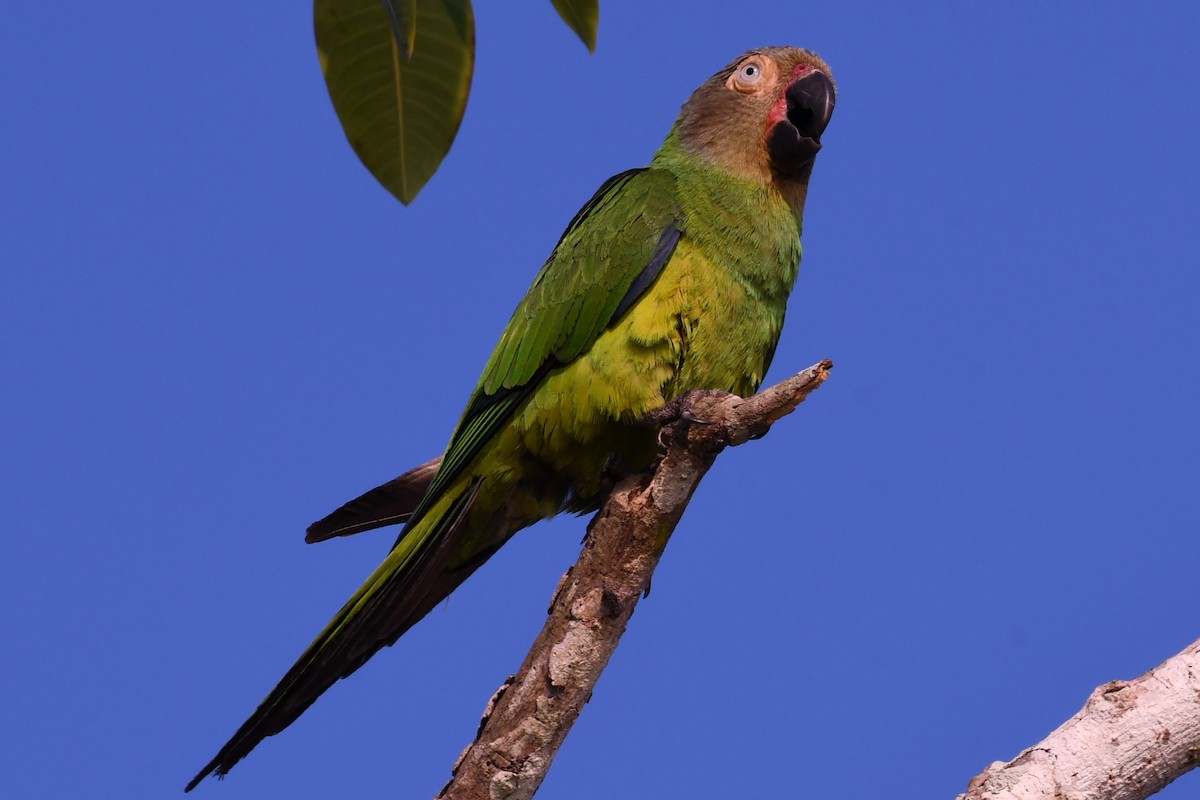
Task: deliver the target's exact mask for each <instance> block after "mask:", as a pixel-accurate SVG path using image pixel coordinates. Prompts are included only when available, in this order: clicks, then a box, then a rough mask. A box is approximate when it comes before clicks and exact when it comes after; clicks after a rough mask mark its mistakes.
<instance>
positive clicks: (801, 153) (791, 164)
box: [677, 47, 837, 184]
mask: <svg viewBox="0 0 1200 800" xmlns="http://www.w3.org/2000/svg"><path fill="white" fill-rule="evenodd" d="M836 97H837V89H836V88H835V86H834V83H833V77H832V73H831V72H830V70H829V66H828V65H827V64H826V63H825V62H824V61H822V60H821V59H820V58H819V57H818V56H817V55H816V54H815V53H811V52H809V51H808V50H800V49H798V48H795V47H764V48H761V49H758V50H751V51H750V52H748V53H746V54H744V55H743V56H741V57H740V58H738V59H737V60H736V61H734V62H733V63H732V64H730V65H729V66H727V67H725V69H723V70H721V71H720V72H718V73H717V74H716V75H713V76H712V77H711V78H709V79H708V80H707V81H705V82H704V83H703V84H702V85H701V86H700V88H699V89H697V90H696V91H695V92H693V93H692V96H691V97H690V98H688V101H687V102H686V103H684V105H683V110H682V111H681V112H680V115H679V121H678V123H677V134H678V136H679V141H680V144H681V145H682V146H683V148H684V149H685V150H686V151H688V152H689V153H691V154H692V155H694V156H697V157H699V158H701V159H703V160H705V161H707V162H709V163H710V164H712V165H714V166H716V167H718V168H721V169H724V170H727V171H729V172H733V173H735V174H738V175H740V176H742V177H746V178H750V179H754V180H759V181H763V182H771V183H776V184H780V183H783V184H789V183H790V184H807V182H808V176H809V173H810V171H811V170H812V163H813V158H814V157H815V156H816V154H817V151H818V150H820V149H821V134H822V133H824V132H825V126H827V125H828V124H829V119H830V117H831V116H832V115H833V106H834V101H835V100H836Z"/></svg>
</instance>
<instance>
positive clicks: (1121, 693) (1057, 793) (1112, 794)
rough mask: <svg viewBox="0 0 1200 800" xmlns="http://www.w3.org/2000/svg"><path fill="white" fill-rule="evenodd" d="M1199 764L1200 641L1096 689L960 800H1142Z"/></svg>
mask: <svg viewBox="0 0 1200 800" xmlns="http://www.w3.org/2000/svg"><path fill="white" fill-rule="evenodd" d="M1198 763H1200V641H1196V642H1193V643H1192V644H1191V645H1190V646H1188V647H1187V649H1185V650H1184V651H1183V652H1181V653H1179V654H1178V655H1175V656H1172V657H1171V658H1169V659H1167V660H1166V661H1164V662H1163V663H1162V664H1159V665H1158V666H1157V667H1155V668H1154V669H1152V670H1150V671H1149V672H1147V673H1146V674H1145V675H1142V676H1141V677H1139V678H1136V679H1134V680H1132V681H1129V682H1125V681H1112V682H1111V683H1106V684H1104V685H1103V686H1101V687H1099V688H1098V689H1096V690H1095V691H1094V692H1092V696H1091V697H1089V698H1088V700H1087V702H1086V703H1085V704H1084V706H1083V708H1082V709H1081V710H1080V711H1079V713H1077V714H1076V715H1075V716H1073V717H1071V718H1070V719H1069V720H1067V721H1066V722H1065V723H1063V724H1062V725H1061V726H1060V727H1059V728H1058V730H1056V731H1054V732H1053V733H1051V734H1050V735H1049V736H1047V737H1046V738H1045V739H1044V740H1043V741H1041V742H1039V743H1038V744H1036V745H1034V746H1033V747H1031V748H1029V749H1028V750H1026V751H1024V752H1023V753H1021V754H1020V755H1019V756H1017V757H1016V758H1014V759H1013V760H1012V761H1010V762H1008V763H1007V764H1005V763H1003V762H1000V761H997V762H996V763H994V764H992V765H991V766H990V767H988V768H987V769H986V770H984V772H983V773H982V774H981V775H979V776H977V777H976V778H975V779H974V780H972V781H971V785H970V786H969V787H968V788H967V793H966V794H962V795H959V800H1062V799H1063V798H1080V800H1083V798H1104V800H1142V798H1146V797H1149V796H1150V795H1152V794H1154V793H1155V792H1157V791H1159V790H1160V789H1162V788H1163V787H1164V786H1166V785H1167V784H1168V783H1170V782H1171V781H1173V780H1175V779H1176V778H1178V777H1179V776H1180V775H1182V774H1184V773H1185V772H1187V771H1189V770H1191V769H1192V768H1194V767H1195V766H1197V764H1198Z"/></svg>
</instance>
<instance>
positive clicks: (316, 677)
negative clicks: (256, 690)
mask: <svg viewBox="0 0 1200 800" xmlns="http://www.w3.org/2000/svg"><path fill="white" fill-rule="evenodd" d="M478 494H479V480H478V479H476V480H475V481H474V482H473V483H472V484H471V485H470V486H468V487H467V488H466V489H464V490H463V492H462V493H461V494H460V495H459V496H458V497H457V498H456V499H455V500H454V501H453V502H452V503H451V504H450V505H449V506H448V507H447V508H446V512H445V513H444V514H441V515H440V516H439V517H438V518H437V521H436V522H433V518H432V517H433V515H432V514H431V515H430V516H428V517H425V518H423V519H422V521H421V523H418V524H419V525H420V524H423V523H425V522H427V521H428V522H432V523H433V527H432V528H431V529H429V530H427V531H419V530H414V531H412V533H413V534H415V535H413V536H407V537H406V538H405V540H404V542H403V544H401V545H399V546H397V547H396V548H394V549H393V550H392V552H391V553H389V554H388V558H387V559H385V560H384V562H383V564H381V565H380V566H379V568H378V569H376V570H375V572H374V573H373V574H372V575H371V577H370V578H368V579H367V582H366V583H364V584H363V585H362V587H361V588H360V589H359V590H358V591H357V592H355V594H354V596H353V597H351V598H350V600H349V602H347V603H346V605H345V606H343V607H342V609H341V611H339V612H338V613H337V616H335V617H334V618H333V619H332V620H331V621H330V622H329V624H328V625H327V626H325V630H323V631H322V632H321V634H320V635H319V636H318V637H317V638H316V640H315V641H314V642H313V643H312V644H311V645H309V647H308V649H307V650H305V651H304V654H303V655H301V656H300V659H299V660H298V661H297V662H296V663H295V664H294V665H293V666H292V668H291V669H290V670H288V672H287V674H286V675H284V676H283V679H282V680H281V681H280V682H279V685H277V686H276V687H275V688H274V689H272V690H271V693H270V694H269V695H267V698H266V699H265V700H263V702H262V704H261V705H259V707H258V708H257V709H256V710H255V712H254V713H253V714H252V715H251V716H250V718H249V719H248V720H246V722H245V723H244V724H243V725H242V727H240V728H238V730H237V733H235V734H234V735H233V738H232V739H230V740H229V741H228V742H227V743H226V744H225V746H224V747H222V748H221V751H220V752H219V753H217V755H216V757H215V758H214V759H213V760H212V761H210V762H208V764H207V765H205V767H204V769H202V770H200V772H199V773H197V774H196V777H194V778H192V780H191V781H190V782H189V783H188V785H187V787H186V788H185V789H184V791H185V792H190V791H191V790H192V789H194V788H195V787H196V784H198V783H200V781H202V780H203V779H204V778H205V777H206V776H207V775H210V774H212V773H216V775H217V776H218V777H222V776H224V775H225V773H227V772H229V770H230V769H231V768H232V767H233V765H234V764H236V763H237V762H238V761H241V760H242V759H243V758H245V756H246V755H247V754H248V753H249V752H250V751H251V750H253V749H254V748H255V746H257V745H258V743H259V742H261V741H262V740H263V739H265V738H266V737H268V736H273V735H274V734H276V733H279V732H280V731H282V730H283V729H284V728H286V727H287V726H288V725H291V724H292V723H293V722H294V721H295V720H296V718H297V717H299V716H300V715H301V714H302V713H304V710H305V709H307V708H308V707H309V706H310V705H312V704H313V702H315V701H316V699H317V698H318V697H320V696H321V694H323V693H324V692H325V690H326V689H328V688H329V687H330V686H332V685H333V684H334V683H336V682H337V681H338V680H339V679H341V678H345V677H346V676H348V675H350V674H351V673H352V672H354V671H355V670H356V669H358V668H359V667H361V666H362V665H363V664H364V663H365V662H366V661H367V659H369V658H370V657H371V656H373V655H374V654H375V653H376V652H378V651H379V650H380V648H383V647H386V646H387V645H390V644H392V643H393V642H395V641H396V640H397V639H398V638H400V635H401V634H402V633H404V632H405V631H406V630H408V629H409V628H411V627H412V626H413V625H414V624H416V623H417V621H418V620H420V619H421V617H423V616H425V614H427V613H428V612H429V611H430V610H431V609H432V608H433V607H434V606H436V605H437V604H438V603H439V602H441V600H442V599H443V598H445V597H446V595H448V594H450V592H452V591H453V590H454V589H455V588H457V587H458V585H459V584H460V583H462V582H463V581H464V580H466V578H467V576H468V575H470V574H471V573H472V572H473V571H474V570H475V568H476V567H477V566H479V563H482V561H480V562H478V563H475V562H472V563H470V564H469V565H466V566H463V567H457V568H455V569H453V570H449V571H447V569H446V562H447V560H448V559H449V557H450V556H451V555H452V553H453V552H454V548H455V545H456V544H457V543H458V539H459V536H458V534H459V532H460V531H461V530H462V526H463V523H464V521H465V520H466V517H467V513H468V512H469V511H470V509H471V506H472V504H473V503H474V502H475V498H476V496H477V495H478Z"/></svg>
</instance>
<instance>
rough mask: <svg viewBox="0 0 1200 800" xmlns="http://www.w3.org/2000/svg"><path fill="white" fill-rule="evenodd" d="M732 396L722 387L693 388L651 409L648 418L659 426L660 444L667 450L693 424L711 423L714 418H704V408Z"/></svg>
mask: <svg viewBox="0 0 1200 800" xmlns="http://www.w3.org/2000/svg"><path fill="white" fill-rule="evenodd" d="M731 396H732V395H731V394H730V393H729V392H724V391H721V390H720V389H692V390H691V391H688V392H685V393H684V394H681V395H680V396H679V397H676V398H675V399H674V400H670V401H668V402H667V403H666V405H664V406H663V407H662V408H658V409H655V410H654V411H651V412H650V413H649V414H647V415H646V420H647V421H648V422H651V423H654V424H656V425H658V426H659V427H658V444H659V447H660V448H662V449H664V450H665V449H666V448H667V446H668V445H669V444H670V443H671V442H672V441H677V440H678V439H679V437H686V436H687V430H688V428H689V427H691V426H692V425H711V424H712V420H710V419H705V418H704V412H703V410H702V409H703V408H704V407H706V406H708V407H711V404H712V402H713V401H715V400H721V399H724V398H726V397H731Z"/></svg>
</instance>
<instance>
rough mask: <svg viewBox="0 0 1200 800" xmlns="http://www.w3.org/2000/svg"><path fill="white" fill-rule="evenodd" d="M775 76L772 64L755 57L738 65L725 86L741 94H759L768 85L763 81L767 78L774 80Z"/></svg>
mask: <svg viewBox="0 0 1200 800" xmlns="http://www.w3.org/2000/svg"><path fill="white" fill-rule="evenodd" d="M774 75H775V73H774V71H773V70H772V69H771V62H769V61H764V60H763V59H762V58H761V57H758V56H754V57H753V58H747V59H746V60H745V61H743V62H742V63H740V64H738V65H737V67H736V68H735V69H734V70H733V73H732V74H731V75H730V76H729V77H728V78H727V79H726V80H725V86H726V88H728V89H730V90H732V91H735V92H740V93H741V94H758V93H759V92H760V91H762V87H763V86H766V85H767V84H765V83H763V80H764V79H765V78H771V79H772V80H773V79H774V77H773V76H774ZM760 84H761V85H760Z"/></svg>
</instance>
